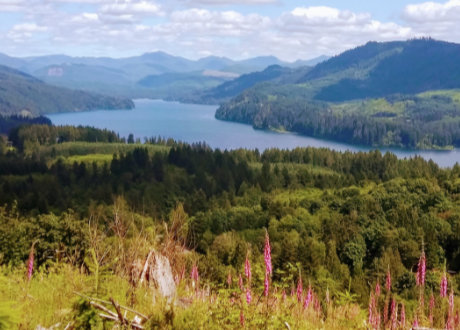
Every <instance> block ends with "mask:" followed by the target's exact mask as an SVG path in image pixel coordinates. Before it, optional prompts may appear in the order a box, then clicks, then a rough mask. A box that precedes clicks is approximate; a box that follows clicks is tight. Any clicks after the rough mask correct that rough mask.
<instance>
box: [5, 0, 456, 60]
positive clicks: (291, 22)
mask: <svg viewBox="0 0 460 330" xmlns="http://www.w3.org/2000/svg"><path fill="white" fill-rule="evenodd" d="M458 22H460V0H448V1H440V2H423V1H419V2H417V0H412V1H408V0H402V1H396V0H387V1H385V2H381V1H376V0H371V1H362V0H361V1H358V0H348V1H343V0H334V1H319V0H304V1H300V0H290V1H289V0H167V1H166V0H0V44H1V45H2V48H1V50H0V51H1V52H4V53H6V54H9V55H12V56H34V55H44V54H68V55H74V56H111V57H124V56H132V55H139V54H142V53H145V52H150V51H156V50H162V51H166V52H168V53H171V54H174V55H179V56H184V57H188V58H200V57H204V56H209V55H216V56H226V57H230V58H234V59H242V58H248V57H253V56H260V55H275V56H277V57H279V58H281V59H283V60H288V61H294V60H296V59H299V58H301V59H309V58H313V57H316V56H319V55H322V54H325V55H335V54H338V53H340V52H342V51H344V50H346V49H349V48H351V47H356V46H359V45H361V44H364V43H366V42H367V41H370V40H374V41H389V40H405V39H408V38H414V37H422V36H431V37H433V38H436V39H442V40H448V41H453V42H460V31H458V30H460V29H458V27H457V26H458Z"/></svg>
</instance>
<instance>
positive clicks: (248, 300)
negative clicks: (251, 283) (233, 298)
mask: <svg viewBox="0 0 460 330" xmlns="http://www.w3.org/2000/svg"><path fill="white" fill-rule="evenodd" d="M251 301H252V295H251V288H250V287H247V288H246V302H247V303H248V305H250V304H251Z"/></svg>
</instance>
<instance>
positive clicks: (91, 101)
mask: <svg viewBox="0 0 460 330" xmlns="http://www.w3.org/2000/svg"><path fill="white" fill-rule="evenodd" d="M133 107H134V104H133V102H132V101H131V100H129V99H123V98H117V97H111V96H103V95H99V94H95V93H89V92H83V91H74V90H70V89H67V88H60V87H55V86H51V85H48V84H46V83H44V82H42V81H40V80H38V79H37V78H34V77H32V76H30V75H28V74H26V73H23V72H21V71H18V70H15V69H12V68H9V67H6V66H1V65H0V114H1V115H22V116H38V115H40V114H45V113H53V112H71V111H85V110H94V109H131V108H133Z"/></svg>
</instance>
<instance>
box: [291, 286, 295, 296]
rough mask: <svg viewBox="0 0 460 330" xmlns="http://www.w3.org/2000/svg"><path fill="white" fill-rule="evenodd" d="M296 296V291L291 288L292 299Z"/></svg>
mask: <svg viewBox="0 0 460 330" xmlns="http://www.w3.org/2000/svg"><path fill="white" fill-rule="evenodd" d="M294 294H295V290H294V287H292V288H291V297H294Z"/></svg>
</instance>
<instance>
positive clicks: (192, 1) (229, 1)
mask: <svg viewBox="0 0 460 330" xmlns="http://www.w3.org/2000/svg"><path fill="white" fill-rule="evenodd" d="M182 2H185V3H187V4H188V5H190V6H196V5H218V6H228V5H272V4H277V3H279V0H182Z"/></svg>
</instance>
